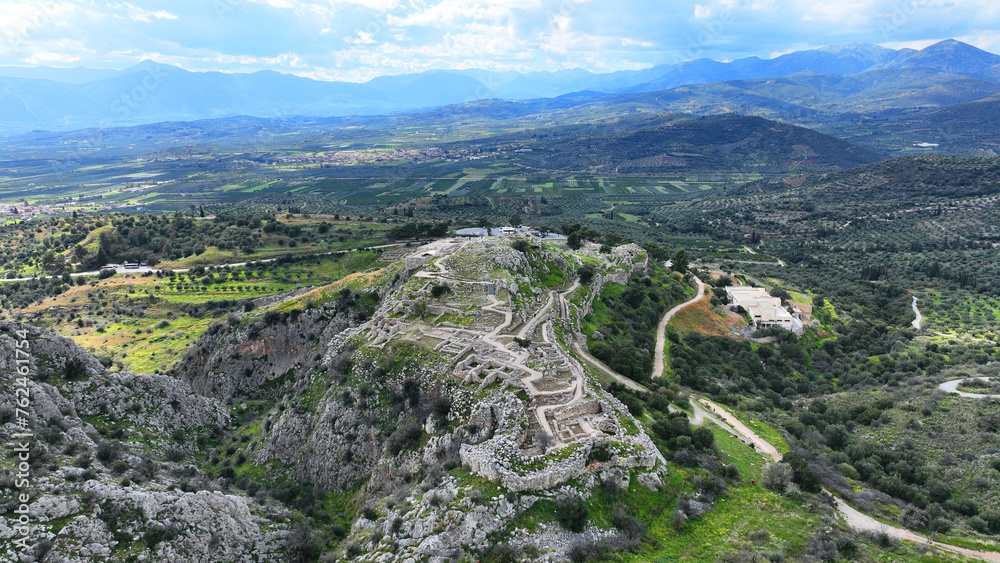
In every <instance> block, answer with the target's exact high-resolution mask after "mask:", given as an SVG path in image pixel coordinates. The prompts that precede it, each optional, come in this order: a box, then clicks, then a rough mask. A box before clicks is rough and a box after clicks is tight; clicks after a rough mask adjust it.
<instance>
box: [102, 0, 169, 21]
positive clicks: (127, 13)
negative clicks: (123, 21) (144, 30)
mask: <svg viewBox="0 0 1000 563" xmlns="http://www.w3.org/2000/svg"><path fill="white" fill-rule="evenodd" d="M108 7H109V8H111V9H112V10H115V11H116V12H118V13H117V14H115V15H116V16H117V17H124V18H127V19H130V20H132V21H137V22H143V23H152V22H153V20H176V19H177V16H175V15H174V14H171V13H170V12H168V11H166V10H146V9H144V8H140V7H138V6H136V5H134V4H129V3H127V2H125V3H121V4H109V5H108Z"/></svg>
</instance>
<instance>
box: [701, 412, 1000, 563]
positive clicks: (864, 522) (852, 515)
mask: <svg viewBox="0 0 1000 563" xmlns="http://www.w3.org/2000/svg"><path fill="white" fill-rule="evenodd" d="M698 402H700V403H701V404H703V405H705V406H708V407H710V408H711V409H712V412H713V414H711V415H710V414H708V413H707V412H704V411H702V414H701V420H704V419H706V418H707V419H709V420H712V421H713V422H716V423H718V422H717V421H716V419H715V416H718V417H720V418H722V419H723V420H725V421H726V423H727V424H726V425H727V426H729V427H731V428H732V429H733V430H735V431H736V433H738V434H739V435H740V436H742V437H743V438H745V439H747V440H749V441H750V442H752V443H753V444H754V445H755V446H756V448H757V450H758V451H759V452H761V453H764V454H766V455H767V456H768V457H770V458H771V459H773V460H774V461H776V462H777V461H781V452H779V451H778V450H777V448H775V447H774V446H773V445H772V444H770V443H768V442H767V441H766V440H764V439H763V438H761V437H760V436H758V435H757V434H756V433H755V432H754V431H753V430H750V429H749V428H747V427H746V425H744V424H743V423H742V422H740V421H739V420H737V419H736V417H734V416H732V415H731V414H729V413H728V412H726V410H725V409H723V408H722V407H720V406H718V405H716V404H715V403H712V402H711V401H708V400H707V399H703V398H699V399H697V401H691V406H692V407H695V409H694V410H695V417H694V420H696V421H697V420H698V419H699V417H698V410H699V409H698V408H697V407H696V403H698ZM713 415H715V416H713ZM699 423H700V422H695V424H699ZM722 428H726V426H722ZM824 491H825V492H826V494H828V495H830V496H831V497H832V498H833V501H834V504H835V505H836V507H837V511H838V512H839V513H840V515H841V517H842V518H843V519H844V522H846V523H847V525H848V526H850V527H851V528H853V529H855V530H858V531H861V532H874V533H884V534H887V535H888V536H889V537H892V538H895V539H897V540H899V541H908V542H913V543H919V544H924V545H927V546H929V547H933V548H936V549H940V550H942V551H947V552H949V553H954V554H956V555H961V556H962V557H969V558H972V559H979V560H982V561H991V562H995V563H1000V553H998V552H992V551H975V550H972V549H966V548H964V547H958V546H955V545H950V544H946V543H941V542H936V541H934V540H931V539H930V538H927V537H925V536H922V535H920V534H918V533H916V532H912V531H910V530H907V529H905V528H898V527H896V526H890V525H889V524H886V523H884V522H879V521H878V520H876V519H874V518H872V517H871V516H868V515H866V514H864V513H862V512H860V511H858V510H857V509H855V508H854V507H852V506H851V505H849V504H847V502H845V501H844V500H843V499H841V498H839V497H837V496H834V495H833V494H831V493H830V492H829V491H826V490H825V489H824Z"/></svg>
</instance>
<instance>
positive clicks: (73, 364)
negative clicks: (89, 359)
mask: <svg viewBox="0 0 1000 563" xmlns="http://www.w3.org/2000/svg"><path fill="white" fill-rule="evenodd" d="M63 369H64V373H65V377H66V379H77V378H80V377H83V376H85V375H87V366H86V364H84V363H83V360H81V359H80V358H70V359H68V360H66V363H65V364H64V365H63Z"/></svg>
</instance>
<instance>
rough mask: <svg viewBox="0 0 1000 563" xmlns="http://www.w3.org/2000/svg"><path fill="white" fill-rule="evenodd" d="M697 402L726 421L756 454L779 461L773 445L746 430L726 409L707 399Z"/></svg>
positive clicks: (779, 453)
mask: <svg viewBox="0 0 1000 563" xmlns="http://www.w3.org/2000/svg"><path fill="white" fill-rule="evenodd" d="M697 402H700V403H701V404H702V405H704V406H706V407H708V408H709V409H711V410H712V414H713V415H715V416H718V417H719V418H721V419H722V420H724V421H726V424H728V425H729V426H731V427H732V428H733V430H736V433H737V434H739V435H740V436H743V437H744V438H746V439H747V440H750V442H752V443H753V445H754V447H755V448H756V449H757V451H758V452H760V453H762V454H764V455H767V456H768V457H770V458H771V459H772V460H774V461H781V452H779V451H778V448H776V447H774V446H773V445H771V443H770V442H768V441H767V440H765V439H763V438H761V437H760V436H758V435H757V433H756V432H754V431H753V430H750V429H749V428H747V426H746V425H745V424H743V423H742V422H740V421H739V419H737V418H736V417H735V416H733V415H731V414H729V413H728V412H726V409H724V408H722V407H720V406H719V405H717V404H715V403H713V402H712V401H709V400H708V399H702V398H698V399H697ZM691 404H692V406H694V401H692V403H691Z"/></svg>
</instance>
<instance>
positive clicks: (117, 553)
mask: <svg viewBox="0 0 1000 563" xmlns="http://www.w3.org/2000/svg"><path fill="white" fill-rule="evenodd" d="M648 267H649V264H648V263H647V258H646V255H645V252H643V251H642V249H641V248H639V247H637V246H634V245H629V246H623V247H619V248H616V249H613V251H612V252H610V253H600V252H599V251H598V249H597V247H596V246H594V247H593V248H592V249H587V248H585V249H583V250H581V251H577V252H570V251H567V250H565V249H564V248H562V247H558V246H555V245H550V244H545V245H543V244H540V243H539V242H537V241H533V240H531V239H529V238H516V237H507V238H490V239H485V240H475V241H469V240H443V241H438V242H436V243H434V244H431V245H428V246H425V247H421V248H419V249H417V250H416V251H415V252H413V253H412V254H411V255H409V256H408V257H406V258H405V259H404V260H401V261H398V262H396V263H393V264H391V265H388V266H386V267H385V268H383V269H381V270H378V271H374V272H368V273H366V274H362V275H357V276H352V277H350V278H347V279H345V280H342V281H341V282H338V283H336V284H333V285H331V286H328V287H324V288H320V289H317V290H315V291H312V292H310V293H307V294H305V295H301V296H297V297H295V298H293V299H291V300H289V301H285V302H282V303H278V304H276V305H273V306H271V307H268V308H264V309H261V310H257V311H252V312H249V313H244V314H242V316H235V315H234V316H231V317H230V318H229V320H228V322H227V323H226V324H224V325H223V324H217V325H214V326H212V327H211V328H210V329H209V330H208V331H207V332H206V333H205V334H204V335H203V336H202V337H201V338H200V339H199V341H198V342H197V343H196V344H195V345H194V346H193V347H192V348H191V349H190V350H189V351H188V352H187V354H186V355H185V357H184V358H183V359H182V360H181V361H180V362H179V363H178V364H177V365H176V367H175V368H174V369H173V370H172V371H171V373H170V374H167V375H137V374H131V373H115V372H111V371H109V370H108V369H107V368H105V367H104V366H103V365H101V364H100V363H99V362H97V361H96V360H95V359H94V358H92V357H90V356H89V355H88V354H87V353H86V352H84V351H83V350H81V349H79V348H77V347H76V346H75V345H73V344H72V343H71V342H70V341H68V340H66V339H61V338H57V337H54V336H52V335H49V334H45V333H41V332H39V331H37V330H36V329H34V328H31V327H27V326H26V325H18V324H5V325H2V326H0V345H2V347H3V349H4V351H5V352H4V355H3V358H4V359H0V362H7V363H8V364H10V365H3V366H2V367H3V368H4V371H3V373H4V374H5V375H4V376H3V377H4V378H5V379H6V380H5V381H4V384H3V388H2V390H0V404H3V405H13V404H14V397H13V394H12V390H13V387H14V386H13V381H12V380H11V378H12V377H13V376H12V375H11V376H8V375H6V374H13V370H12V368H13V367H14V366H13V364H12V363H11V360H10V358H13V357H14V353H13V350H14V346H15V338H14V335H15V333H16V331H18V330H29V331H30V338H29V340H30V342H31V347H32V353H33V359H32V364H31V368H32V372H31V373H32V374H33V375H32V382H31V393H32V407H31V408H32V412H33V415H32V416H33V418H32V420H31V426H32V427H33V428H35V430H36V433H37V435H38V437H37V438H36V439H35V441H34V442H33V444H32V448H33V449H32V462H31V463H32V468H33V469H32V471H33V472H36V473H35V478H34V481H33V483H32V489H31V490H32V492H33V494H32V502H31V514H32V517H33V520H34V522H35V523H36V524H37V525H36V526H35V527H34V532H33V535H32V538H31V539H32V542H31V543H32V546H33V547H32V549H33V550H34V551H35V552H37V553H38V554H39V555H44V557H45V560H51V561H75V560H79V561H83V560H87V561H94V560H102V558H104V560H108V561H112V560H126V559H129V560H151V559H153V558H157V559H161V560H169V561H248V560H259V561H270V560H273V561H288V560H304V561H305V560H336V559H337V558H343V559H345V560H358V561H380V562H381V561H426V560H431V561H459V560H465V559H464V558H470V557H472V558H478V557H479V556H481V555H482V554H484V553H485V554H494V555H495V552H496V550H497V549H500V548H503V549H510V550H513V551H516V552H517V553H519V554H520V557H521V558H525V559H530V560H543V561H563V560H567V559H568V558H569V557H570V552H571V551H572V550H573V549H575V548H578V546H579V545H580V544H581V542H583V543H587V544H593V543H594V542H604V543H605V544H608V545H613V544H615V542H618V543H620V544H622V545H626V544H627V543H628V542H629V541H630V534H629V532H628V530H627V528H628V527H627V526H622V525H617V526H616V525H611V523H609V522H600V521H598V522H592V523H590V524H588V525H585V526H584V525H581V526H579V527H577V526H568V527H567V526H565V525H560V524H558V523H555V522H548V523H546V522H542V523H540V524H538V525H534V524H533V525H531V526H528V527H523V526H521V524H523V523H524V522H525V520H524V518H525V515H526V514H531V513H533V512H538V511H543V512H544V511H551V510H552V507H553V506H555V505H567V504H571V503H585V502H588V501H587V499H588V498H591V497H592V496H593V495H595V494H599V495H603V494H604V493H602V492H600V491H602V490H622V489H627V488H629V487H636V486H638V487H644V488H646V489H648V490H651V491H653V490H656V489H658V488H660V487H661V486H662V483H663V481H664V477H665V476H666V473H665V472H666V469H665V462H664V460H663V459H662V457H661V456H660V454H659V452H658V450H657V449H656V447H655V446H654V445H653V443H652V441H651V440H650V439H649V437H648V436H647V435H646V434H645V433H644V431H643V430H642V425H640V424H638V423H637V422H636V421H635V419H633V418H632V415H631V414H630V413H629V411H628V409H627V408H626V407H625V406H624V405H623V404H622V403H621V402H619V401H618V400H617V399H616V398H615V397H614V396H612V395H611V394H610V393H608V392H607V391H606V390H605V389H603V388H602V387H601V386H600V385H598V384H597V383H596V382H595V381H594V380H593V379H592V378H591V375H590V373H589V369H590V368H589V367H586V366H585V365H582V364H581V363H580V362H579V361H578V358H577V357H575V356H574V355H573V354H572V353H571V349H572V348H571V345H572V344H573V343H574V342H576V341H578V340H581V339H582V338H583V336H582V334H581V333H580V321H581V319H582V318H583V317H584V316H585V315H586V313H587V312H588V310H589V307H590V304H591V303H592V301H593V299H594V296H595V295H597V294H599V293H600V287H601V286H602V285H603V284H604V283H608V282H617V283H626V282H627V281H628V280H629V279H630V276H632V275H642V274H643V272H645V271H646V269H647V268H648ZM584 271H586V272H587V275H586V276H585V278H586V281H587V283H581V278H580V273H581V272H584ZM8 352H9V353H8ZM0 408H3V409H5V410H3V411H2V412H0V415H2V421H3V422H5V424H4V425H3V427H2V436H3V438H4V440H5V442H7V443H10V442H12V441H13V439H12V436H13V435H14V434H16V433H17V432H19V430H20V427H19V426H17V424H16V421H15V420H14V417H13V416H12V413H11V409H10V408H9V407H0ZM11 463H12V460H7V461H5V462H4V466H5V468H7V469H9V468H11ZM10 474H11V472H10V471H5V475H8V476H5V477H4V479H5V480H4V481H3V482H2V483H0V487H2V488H3V489H5V493H12V492H14V483H13V480H12V479H11V478H10V477H9V475H10ZM595 491H597V493H595ZM6 497H7V495H6V494H5V498H6ZM6 508H7V509H8V510H7V511H6V512H8V514H9V513H10V507H6ZM532 522H534V521H532ZM14 524H15V522H14V521H13V519H11V518H8V519H6V520H0V537H3V538H5V540H6V539H9V538H13V537H14V534H15V531H14V528H13V526H14ZM619 524H620V523H619ZM571 529H572V531H571ZM5 545H7V542H6V541H5ZM498 546H501V547H500V548H498ZM503 546H507V547H506V548H504V547H503ZM510 546H516V547H510ZM5 549H7V552H6V553H5V554H4V555H3V556H2V557H8V558H15V557H16V554H15V551H14V550H13V549H12V548H9V547H8V548H5ZM12 560H13V559H12Z"/></svg>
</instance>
